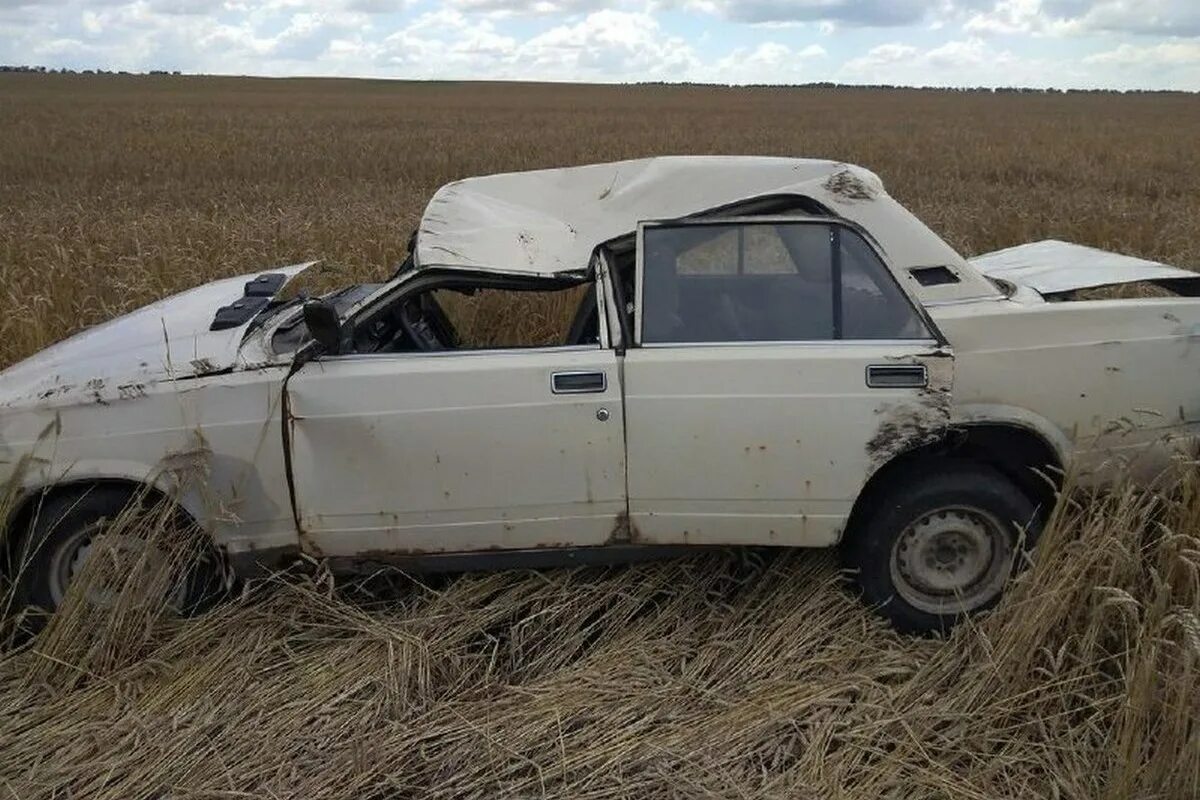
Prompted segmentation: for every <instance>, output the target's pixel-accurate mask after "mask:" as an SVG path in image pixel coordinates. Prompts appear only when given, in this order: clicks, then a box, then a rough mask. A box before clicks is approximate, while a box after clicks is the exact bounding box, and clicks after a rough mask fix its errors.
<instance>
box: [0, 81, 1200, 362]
mask: <svg viewBox="0 0 1200 800" xmlns="http://www.w3.org/2000/svg"><path fill="white" fill-rule="evenodd" d="M0 109H2V111H0V142H3V146H2V147H0V291H2V292H3V294H2V295H0V308H3V310H4V314H3V315H0V366H3V365H7V364H9V363H11V362H12V361H14V360H16V359H18V358H21V357H24V356H26V355H28V354H30V353H32V352H34V351H36V350H38V349H39V348H41V347H43V346H45V345H47V344H49V343H51V342H53V341H55V340H57V339H59V338H61V337H62V336H63V335H65V334H66V333H68V332H71V331H74V330H78V329H79V328H81V327H83V326H86V325H90V324H93V323H95V322H98V321H101V320H104V319H107V318H109V317H111V316H112V315H114V314H116V313H118V312H120V311H124V310H128V309H131V308H134V307H136V306H138V305H141V304H143V303H145V302H146V301H148V300H150V299H153V298H156V297H159V296H161V295H164V294H168V293H171V292H174V291H177V290H180V289H183V288H187V287H191V286H194V285H196V284H198V283H202V282H204V281H206V280H209V279H212V278H215V277H220V276H226V275H235V274H241V273H246V272H253V271H257V270H261V269H263V268H265V267H269V266H272V265H278V264H281V263H292V262H296V261H301V260H306V259H309V258H324V259H326V260H327V261H329V262H330V263H332V264H333V265H336V266H337V267H339V268H340V269H341V270H342V271H343V274H344V275H345V276H347V278H349V277H355V276H357V277H363V278H365V277H368V276H374V277H382V276H383V275H385V274H387V273H388V272H389V270H390V269H391V267H393V266H395V264H397V263H398V262H399V261H400V260H401V259H402V258H403V256H404V253H405V245H406V243H407V241H408V236H409V234H410V233H411V232H412V230H413V228H414V227H415V226H416V222H417V220H418V218H419V216H420V213H421V210H422V209H423V207H424V204H425V202H426V201H427V200H428V198H429V196H430V195H431V194H432V193H433V192H434V190H436V189H437V187H439V186H440V185H442V184H443V183H445V182H447V181H449V180H453V179H455V178H460V177H463V176H468V175H475V174H481V173H487V172H496V171H503V170H513V169H530V168H536V167H547V166H560V165H564V164H578V163H586V162H592V161H604V160H612V159H620V158H635V157H641V156H648V155H655V154H663V153H761V154H775V155H807V156H815V157H827V158H835V159H840V160H845V161H851V162H855V163H859V164H863V165H865V166H867V167H870V168H871V169H873V170H875V171H876V172H878V173H879V174H880V175H881V176H882V178H883V179H884V181H885V182H886V184H887V185H888V186H889V188H890V190H891V191H892V192H893V193H894V194H895V195H896V196H897V197H898V198H899V199H900V200H902V201H904V202H905V203H907V204H908V205H909V206H910V207H911V208H912V209H913V211H914V212H915V213H916V214H917V215H918V216H920V217H921V218H922V219H924V220H925V221H926V222H928V223H929V224H930V225H932V227H933V228H934V229H935V230H936V231H938V232H939V233H940V234H942V235H943V236H944V237H945V238H946V239H947V240H948V241H949V242H950V243H951V244H953V245H955V246H956V247H958V248H959V249H961V250H962V251H964V252H966V253H968V254H971V253H977V252H983V251H986V250H992V249H996V248H998V247H1003V246H1008V245H1012V244H1017V243H1020V242H1024V241H1030V240H1033V239H1039V238H1046V237H1058V238H1063V239H1068V240H1074V241H1078V242H1082V243H1084V244H1093V245H1098V246H1103V247H1108V248H1113V249H1117V250H1122V251H1125V252H1129V253H1132V254H1135V255H1141V256H1145V257H1150V258H1156V259H1159V260H1164V261H1166V262H1168V263H1177V264H1180V265H1182V266H1191V267H1197V268H1200V150H1197V148H1196V147H1195V142H1196V141H1197V140H1200V104H1198V103H1196V101H1195V98H1194V97H1191V96H1129V97H1117V96H1095V95H1068V96H1057V95H1056V96H1036V95H995V96H993V95H990V94H987V95H985V94H956V93H937V92H910V91H895V92H877V91H865V90H864V91H854V92H845V91H835V90H816V89H813V90H785V89H714V88H687V87H676V88H671V87H638V88H629V87H600V86H592V87H579V86H527V85H519V84H515V85H500V86H481V85H479V84H455V83H440V84H438V83H424V84H422V83H417V84H410V83H391V82H381V81H332V80H287V81H280V80H275V81H271V80H251V79H232V78H185V77H156V78H139V77H116V76H113V77H87V76H36V75H0Z"/></svg>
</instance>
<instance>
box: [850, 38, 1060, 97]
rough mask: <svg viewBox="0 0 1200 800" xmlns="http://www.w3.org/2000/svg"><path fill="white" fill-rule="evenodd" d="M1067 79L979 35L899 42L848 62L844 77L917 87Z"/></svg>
mask: <svg viewBox="0 0 1200 800" xmlns="http://www.w3.org/2000/svg"><path fill="white" fill-rule="evenodd" d="M1062 76H1063V73H1062V71H1061V69H1056V68H1053V66H1052V65H1051V64H1049V63H1048V62H1045V61H1040V60H1022V59H1019V58H1017V57H1016V56H1015V55H1013V54H1012V53H1011V52H1009V51H1007V50H999V49H996V48H995V47H993V46H992V45H991V44H989V43H988V42H986V41H985V40H983V39H981V38H979V37H971V38H968V39H962V40H953V41H949V42H945V43H944V44H941V45H939V46H937V47H933V48H929V49H920V48H917V47H914V46H912V45H909V44H903V43H900V42H893V43H890V44H884V45H880V46H878V47H875V48H872V49H871V50H869V51H868V52H867V53H866V55H863V56H860V57H859V58H854V59H851V60H850V61H847V62H846V64H845V65H844V66H843V67H842V69H841V71H840V74H839V77H840V78H841V79H843V80H846V81H853V82H860V83H872V84H900V85H918V86H1034V87H1045V86H1049V85H1055V84H1054V82H1055V81H1058V80H1061V78H1062Z"/></svg>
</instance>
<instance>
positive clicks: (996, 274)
mask: <svg viewBox="0 0 1200 800" xmlns="http://www.w3.org/2000/svg"><path fill="white" fill-rule="evenodd" d="M970 263H971V265H972V266H974V267H976V268H977V269H979V270H980V271H981V272H983V273H984V274H985V275H987V276H988V277H991V278H998V279H1000V280H1006V281H1008V282H1010V283H1014V284H1017V285H1020V286H1028V287H1030V288H1032V289H1035V290H1037V291H1038V292H1039V293H1041V294H1043V295H1052V294H1063V293H1066V292H1073V291H1077V290H1079V289H1093V288H1096V287H1098V286H1113V285H1116V284H1122V283H1140V282H1142V281H1152V282H1156V283H1162V282H1167V283H1175V282H1180V281H1185V282H1188V283H1192V282H1195V281H1198V280H1200V275H1197V273H1195V272H1191V271H1190V270H1186V269H1179V268H1178V267H1171V266H1167V265H1166V264H1160V263H1158V262H1156V261H1146V260H1145V259H1141V258H1134V257H1133V256H1126V255H1121V254H1120V253H1111V252H1109V251H1107V250H1098V249H1096V248H1094V247H1085V246H1084V245H1081V244H1071V243H1070V242H1060V241H1058V240H1056V239H1046V240H1045V241H1041V242H1033V243H1031V244H1023V245H1019V246H1017V247H1009V248H1007V249H1005V250H997V251H995V252H994V253H985V254H984V255H981V256H976V257H975V258H972V259H970Z"/></svg>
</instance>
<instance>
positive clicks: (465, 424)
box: [0, 157, 1200, 630]
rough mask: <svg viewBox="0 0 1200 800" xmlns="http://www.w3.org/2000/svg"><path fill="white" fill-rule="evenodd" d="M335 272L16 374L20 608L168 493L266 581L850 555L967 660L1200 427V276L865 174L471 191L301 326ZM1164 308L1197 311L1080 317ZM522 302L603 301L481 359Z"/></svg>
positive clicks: (11, 373) (440, 203)
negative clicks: (1091, 514) (997, 621)
mask: <svg viewBox="0 0 1200 800" xmlns="http://www.w3.org/2000/svg"><path fill="white" fill-rule="evenodd" d="M1047 213H1051V210H1049V209H1048V210H1047ZM309 266H310V265H307V264H303V265H298V266H292V267H286V268H283V269H278V270H273V271H271V272H269V273H266V274H262V275H259V276H257V277H254V276H247V277H242V278H233V279H229V280H223V281H218V282H216V283H211V284H208V285H206V286H202V287H200V288H197V289H194V290H191V291H188V292H184V293H183V294H179V295H176V296H175V297H171V298H169V299H166V300H163V301H160V302H157V303H154V304H153V305H150V306H147V307H145V308H143V309H141V310H139V311H136V312H134V313H131V314H128V315H126V316H124V317H121V318H119V319H115V320H113V321H111V322H109V323H107V324H104V325H100V326H97V327H95V328H92V329H90V330H87V331H85V332H83V333H81V334H79V335H77V336H74V337H72V338H70V339H68V340H67V341H64V342H62V343H60V344H58V345H55V346H53V347H51V348H49V349H47V350H45V351H44V352H42V353H39V354H37V355H35V356H33V357H32V358H30V359H28V360H26V361H24V362H22V363H20V364H17V365H16V366H13V367H11V368H10V369H8V370H7V371H5V372H4V373H2V374H0V461H3V462H4V468H5V469H6V470H7V471H8V472H9V473H11V475H10V476H9V477H8V481H9V483H10V485H11V486H13V488H14V491H15V492H16V496H17V502H16V503H15V504H14V506H13V510H12V512H11V514H10V518H9V520H8V523H7V528H8V531H9V540H10V542H13V543H20V545H21V546H20V547H19V548H16V549H18V550H19V551H20V552H21V553H24V554H25V555H24V556H23V557H21V558H19V559H16V560H17V561H19V562H20V563H19V567H20V569H19V574H18V575H17V579H16V586H17V589H18V591H19V594H20V598H21V602H22V603H25V604H28V605H34V606H41V607H43V608H47V609H52V608H54V607H55V606H57V605H58V604H59V603H60V602H61V601H62V598H63V596H64V593H65V591H66V588H67V586H68V584H69V582H70V580H71V578H72V575H74V574H76V573H77V571H78V568H79V566H80V565H81V563H83V562H84V561H86V555H87V552H88V547H89V543H90V540H91V539H92V538H93V537H95V536H98V535H102V533H103V530H104V521H105V520H107V519H111V518H112V517H113V515H115V514H116V513H117V512H119V511H120V510H121V509H122V508H123V507H125V506H126V505H127V504H128V503H129V502H130V499H131V498H132V497H134V496H135V495H136V494H137V493H138V491H139V490H140V489H144V488H146V487H149V488H150V490H152V492H155V493H158V494H161V495H165V496H169V497H172V498H174V499H176V500H177V501H178V503H179V504H180V505H181V506H182V508H183V509H184V510H185V511H186V513H187V514H189V515H191V517H192V518H193V519H194V520H195V521H196V522H198V523H199V524H200V526H202V528H203V529H204V530H206V531H207V532H209V533H210V534H211V537H212V541H213V542H214V544H215V546H216V548H217V550H219V552H221V553H222V554H223V557H224V560H225V562H226V563H227V564H228V565H229V568H230V569H231V570H232V571H233V572H234V573H236V574H242V575H245V574H252V573H254V572H256V571H258V570H261V569H264V568H267V569H269V568H275V567H278V566H280V565H283V564H286V563H287V562H288V561H289V559H294V558H296V557H297V556H299V555H300V554H308V555H310V556H313V557H317V558H322V559H328V563H329V564H330V565H331V566H332V567H333V568H334V569H336V570H348V571H361V570H368V569H376V568H378V567H379V565H389V564H390V565H398V566H402V567H404V568H407V569H444V570H471V569H479V568H493V567H504V566H540V565H549V564H559V563H579V564H584V563H600V562H610V561H620V560H629V559H637V558H646V557H658V556H663V555H665V554H670V553H676V552H678V551H680V550H681V549H682V548H694V547H706V546H730V545H754V546H771V547H831V546H834V545H839V544H840V545H841V547H842V549H843V553H844V555H845V557H846V559H847V561H848V563H849V565H850V566H852V567H853V568H854V569H855V570H857V577H858V581H859V583H860V585H861V587H862V591H863V594H864V595H865V598H866V600H867V601H868V602H869V603H871V604H872V605H874V606H877V607H879V609H880V610H881V612H882V613H883V614H884V615H886V616H887V617H888V618H890V619H891V620H892V621H893V623H894V624H896V625H897V626H898V627H899V628H901V629H905V630H930V629H938V628H944V627H946V626H948V625H949V624H951V623H952V622H953V621H954V619H955V618H956V617H958V616H959V615H960V614H962V613H964V612H969V611H973V610H976V609H980V608H984V607H986V606H988V605H989V604H991V603H993V602H994V601H995V600H996V599H997V598H998V597H999V595H1000V593H1001V592H1002V590H1003V587H1004V584H1005V581H1006V579H1007V578H1008V576H1009V575H1010V572H1011V569H1012V566H1013V564H1014V561H1015V560H1016V555H1017V553H1018V552H1019V550H1020V548H1021V547H1027V546H1029V545H1030V544H1031V543H1032V542H1033V540H1034V539H1035V538H1036V536H1037V533H1038V529H1039V526H1040V524H1041V520H1042V519H1043V517H1044V515H1045V513H1046V511H1047V509H1049V508H1050V506H1051V505H1052V503H1053V498H1054V481H1055V480H1056V477H1057V476H1059V475H1061V474H1062V471H1064V470H1067V469H1071V470H1072V471H1074V472H1077V473H1079V474H1080V475H1082V476H1084V479H1088V476H1091V479H1101V478H1103V476H1104V475H1105V474H1106V473H1107V470H1106V469H1105V467H1106V466H1107V465H1110V464H1114V463H1118V462H1123V463H1124V462H1127V463H1129V464H1133V465H1134V467H1135V471H1136V472H1137V474H1139V475H1143V476H1154V475H1158V474H1160V473H1162V472H1163V470H1164V469H1165V468H1166V467H1167V466H1168V465H1169V464H1170V463H1171V460H1172V457H1173V454H1174V453H1176V452H1180V451H1183V450H1185V449H1186V448H1187V447H1190V446H1191V444H1192V443H1193V442H1194V438H1195V434H1196V431H1197V420H1200V391H1197V383H1198V378H1200V302H1197V301H1196V300H1194V299H1192V298H1191V295H1193V294H1195V293H1196V291H1197V288H1198V287H1197V282H1198V277H1197V276H1196V275H1195V274H1193V273H1191V272H1188V271H1186V270H1182V269H1176V268H1173V267H1168V266H1164V265H1161V264H1156V263H1152V262H1147V261H1142V260H1139V259H1133V258H1128V257H1125V256H1119V255H1115V254H1111V253H1105V252H1102V251H1098V250H1091V249H1088V248H1084V247H1080V246H1076V245H1070V244H1065V243H1062V242H1040V243H1036V244H1031V245H1025V246H1021V247H1016V248H1012V249H1009V250H1005V251H1000V252H998V253H993V254H989V255H986V256H982V257H979V258H977V259H974V260H971V261H967V260H964V259H963V258H962V257H960V256H959V255H958V254H957V253H956V252H954V250H952V249H951V248H950V247H949V246H947V244H946V243H945V242H943V241H942V240H941V239H940V238H938V237H937V236H936V235H935V234H934V233H932V232H931V231H930V230H929V229H928V228H926V227H925V226H924V225H923V224H922V223H921V222H919V221H918V220H917V219H916V218H915V217H913V216H912V215H911V214H910V213H908V212H907V211H906V210H905V209H904V208H903V207H901V206H900V205H899V204H898V203H897V202H896V201H895V200H893V199H892V198H891V197H889V196H888V195H887V194H886V193H885V192H884V189H883V186H882V184H881V183H880V181H879V179H878V178H877V177H876V176H875V175H874V174H872V173H870V172H868V171H866V170H864V169H861V168H858V167H854V166H850V165H846V164H840V163H833V162H827V161H814V160H800V159H785V158H749V157H702V158H701V157H686V158H655V159H647V160H641V161H628V162H620V163H613V164H600V165H593V166H585V167H578V168H570V169H553V170H545V171H537V172H527V173H517V174H507V175H493V176H488V177H480V178H473V179H470V180H463V181H458V182H456V183H452V184H449V185H448V186H445V187H443V188H442V189H441V190H439V191H438V192H437V194H436V195H435V196H434V197H433V199H432V200H431V202H430V203H429V205H428V208H427V209H426V211H425V214H424V216H423V218H422V220H421V223H420V227H419V229H418V231H417V234H416V237H415V244H414V246H413V251H412V253H411V254H410V257H409V259H408V261H407V262H406V263H405V265H404V266H403V267H401V269H400V270H399V271H398V272H397V273H396V275H395V276H394V278H393V279H391V280H389V281H387V282H386V283H382V284H365V285H357V286H351V287H349V288H347V289H345V290H343V291H340V292H337V293H333V294H330V295H327V296H325V297H323V298H320V299H315V300H309V301H308V302H307V303H302V302H298V301H293V302H284V301H281V300H278V299H276V298H277V295H278V293H279V290H280V289H281V288H282V287H283V285H284V284H285V283H286V282H287V281H288V279H289V278H291V277H292V276H295V275H296V274H297V273H299V272H301V271H302V270H304V269H306V268H307V267H309ZM1132 282H1143V283H1149V284H1154V285H1156V286H1157V287H1159V291H1158V293H1159V294H1161V295H1163V296H1162V297H1145V298H1140V299H1110V300H1084V299H1080V298H1079V297H1078V292H1079V290H1081V289H1086V288H1088V287H1095V286H1102V285H1112V284H1122V283H1132ZM501 291H502V292H527V291H536V292H544V293H551V294H559V295H560V297H559V299H560V300H561V301H565V300H570V301H571V302H574V303H577V306H578V307H577V311H576V314H575V322H574V324H573V325H571V327H570V331H569V334H567V335H566V336H565V338H564V339H563V341H562V342H561V344H558V345H555V346H545V344H544V343H541V344H538V345H533V344H530V345H527V346H519V345H520V344H521V343H520V342H518V343H517V344H518V346H508V347H493V348H484V349H479V348H476V349H468V348H467V347H465V346H464V345H463V344H461V343H460V341H459V337H458V336H457V334H456V331H455V330H454V327H453V324H452V322H451V320H450V317H449V316H448V315H447V313H445V304H446V302H448V301H447V298H448V297H449V298H451V299H453V298H454V297H457V296H460V295H469V294H470V293H473V292H484V293H487V292H501ZM520 321H521V320H519V319H513V320H512V324H513V326H514V329H515V328H516V327H518V325H517V324H518V323H519V322H520ZM197 475H199V476H201V479H199V480H198V479H196V476H197ZM3 477H4V476H3V475H0V478H3ZM181 580H182V579H181Z"/></svg>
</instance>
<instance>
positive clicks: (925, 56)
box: [0, 0, 1200, 90]
mask: <svg viewBox="0 0 1200 800" xmlns="http://www.w3.org/2000/svg"><path fill="white" fill-rule="evenodd" d="M0 63H7V64H41V65H44V66H48V67H72V68H77V69H82V68H89V67H91V68H96V67H100V68H106V69H126V70H148V69H171V70H174V69H178V70H183V71H185V72H206V73H222V74H254V75H352V76H382V77H395V78H452V79H461V78H504V79H533V80H585V81H657V80H661V81H705V82H718V83H802V82H808V81H822V80H830V81H840V82H845V83H903V84H918V85H950V86H962V85H983V86H998V85H999V86H1007V85H1024V86H1036V87H1046V86H1054V87H1060V88H1066V87H1083V88H1092V87H1104V88H1121V89H1127V88H1150V89H1187V90H1200V0H1136V1H1135V0H615V1H614V2H607V3H605V2H599V0H324V2H320V1H319V0H265V2H255V0H136V2H124V1H123V0H90V1H89V0H0Z"/></svg>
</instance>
